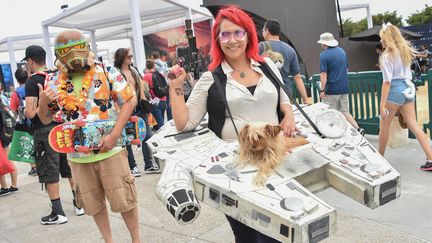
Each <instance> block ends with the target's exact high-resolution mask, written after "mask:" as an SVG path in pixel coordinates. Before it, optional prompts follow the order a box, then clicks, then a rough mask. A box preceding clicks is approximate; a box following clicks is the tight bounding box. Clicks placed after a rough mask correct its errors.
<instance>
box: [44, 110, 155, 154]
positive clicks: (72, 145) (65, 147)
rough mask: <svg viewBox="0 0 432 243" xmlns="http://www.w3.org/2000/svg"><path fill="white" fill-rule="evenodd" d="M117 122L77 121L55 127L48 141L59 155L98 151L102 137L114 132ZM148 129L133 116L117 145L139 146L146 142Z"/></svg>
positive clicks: (139, 119)
mask: <svg viewBox="0 0 432 243" xmlns="http://www.w3.org/2000/svg"><path fill="white" fill-rule="evenodd" d="M115 124H116V121H113V120H95V121H84V120H77V121H73V122H67V123H63V124H60V125H57V126H55V127H53V129H52V130H51V131H50V133H49V135H48V141H49V144H50V146H51V147H52V149H53V150H54V151H56V152H58V153H76V152H79V153H89V152H91V151H95V152H96V151H98V150H99V147H98V144H99V142H100V140H101V138H102V137H104V136H106V135H108V134H110V133H111V131H112V130H113V128H114V126H115ZM145 136H146V128H145V123H144V120H143V119H141V118H139V117H137V116H132V117H130V118H129V121H128V122H127V123H126V126H125V127H124V128H123V130H122V133H121V136H120V138H119V139H118V141H117V145H120V146H126V145H129V144H134V145H139V144H141V141H144V138H145Z"/></svg>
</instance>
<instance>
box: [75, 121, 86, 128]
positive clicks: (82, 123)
mask: <svg viewBox="0 0 432 243" xmlns="http://www.w3.org/2000/svg"><path fill="white" fill-rule="evenodd" d="M85 125H86V123H85V121H83V120H78V121H76V122H75V126H77V127H85Z"/></svg>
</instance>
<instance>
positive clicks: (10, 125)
mask: <svg viewBox="0 0 432 243" xmlns="http://www.w3.org/2000/svg"><path fill="white" fill-rule="evenodd" d="M14 127H15V119H14V118H13V117H12V114H11V112H10V110H9V108H8V107H7V106H6V105H5V104H4V103H3V100H1V99H0V128H1V131H0V132H1V134H0V141H1V144H2V147H0V149H2V150H3V151H4V153H5V154H6V155H7V154H8V153H9V144H10V143H11V142H12V134H13V131H14ZM11 163H12V166H13V167H14V169H15V171H13V172H11V173H10V175H11V182H12V183H11V184H12V185H11V186H10V187H8V186H7V184H6V178H5V175H1V176H0V185H1V188H0V196H5V195H9V194H11V193H13V192H17V191H18V182H17V181H18V176H17V172H16V167H15V164H14V163H13V162H12V161H11Z"/></svg>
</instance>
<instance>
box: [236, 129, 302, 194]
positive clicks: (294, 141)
mask: <svg viewBox="0 0 432 243" xmlns="http://www.w3.org/2000/svg"><path fill="white" fill-rule="evenodd" d="M281 131H282V128H281V127H280V126H279V125H269V124H266V123H261V122H257V123H251V124H249V125H246V126H245V127H243V128H242V129H241V131H240V133H239V135H238V139H239V144H240V148H239V152H240V155H239V157H238V160H237V161H236V163H237V165H239V166H240V167H242V166H245V165H247V164H250V165H254V166H256V167H257V168H258V172H257V174H256V176H255V178H254V181H253V182H254V184H255V185H258V186H263V185H264V184H265V182H266V181H267V177H268V176H269V174H270V173H271V172H272V171H273V170H274V169H275V168H276V167H277V166H278V165H279V164H280V163H281V162H282V160H283V158H284V157H285V155H286V153H287V152H288V151H290V149H292V148H295V147H299V146H302V145H305V144H307V143H309V142H308V141H307V140H306V139H305V138H303V137H294V138H291V137H285V136H284V135H283V133H281Z"/></svg>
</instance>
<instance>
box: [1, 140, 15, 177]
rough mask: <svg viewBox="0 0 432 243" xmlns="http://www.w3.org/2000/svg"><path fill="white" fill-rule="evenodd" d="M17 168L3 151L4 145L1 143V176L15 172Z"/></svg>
mask: <svg viewBox="0 0 432 243" xmlns="http://www.w3.org/2000/svg"><path fill="white" fill-rule="evenodd" d="M14 171H15V168H14V166H13V165H12V163H11V162H10V161H9V160H8V158H7V155H6V153H5V151H4V149H3V144H2V143H1V141H0V176H1V175H6V174H9V173H11V172H14Z"/></svg>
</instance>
